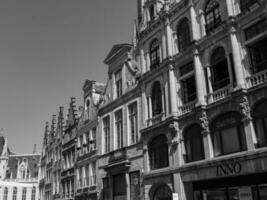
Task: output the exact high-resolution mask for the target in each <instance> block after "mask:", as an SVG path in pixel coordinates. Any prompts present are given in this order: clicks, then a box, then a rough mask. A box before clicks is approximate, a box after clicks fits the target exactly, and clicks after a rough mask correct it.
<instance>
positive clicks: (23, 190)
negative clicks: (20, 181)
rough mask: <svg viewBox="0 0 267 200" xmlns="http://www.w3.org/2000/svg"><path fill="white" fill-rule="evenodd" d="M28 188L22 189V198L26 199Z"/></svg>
mask: <svg viewBox="0 0 267 200" xmlns="http://www.w3.org/2000/svg"><path fill="white" fill-rule="evenodd" d="M26 195H27V188H23V189H22V200H26Z"/></svg>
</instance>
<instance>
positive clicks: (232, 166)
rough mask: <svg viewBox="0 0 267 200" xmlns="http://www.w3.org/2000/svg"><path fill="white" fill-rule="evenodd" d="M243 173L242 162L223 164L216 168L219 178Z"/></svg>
mask: <svg viewBox="0 0 267 200" xmlns="http://www.w3.org/2000/svg"><path fill="white" fill-rule="evenodd" d="M241 171H242V165H241V163H240V162H237V161H233V162H223V163H220V164H219V165H217V166H216V175H217V176H227V175H235V174H239V173H240V172H241Z"/></svg>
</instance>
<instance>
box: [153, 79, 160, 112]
mask: <svg viewBox="0 0 267 200" xmlns="http://www.w3.org/2000/svg"><path fill="white" fill-rule="evenodd" d="M151 98H152V116H156V115H159V114H161V113H162V92H161V85H160V82H158V81H156V82H155V83H154V84H153V87H152V94H151Z"/></svg>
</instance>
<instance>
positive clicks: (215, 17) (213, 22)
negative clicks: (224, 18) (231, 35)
mask: <svg viewBox="0 0 267 200" xmlns="http://www.w3.org/2000/svg"><path fill="white" fill-rule="evenodd" d="M205 21H206V33H207V34H209V33H210V32H211V31H213V30H214V29H215V28H217V27H218V26H219V25H220V24H221V14H220V4H219V3H218V2H217V0H208V2H207V4H206V7H205Z"/></svg>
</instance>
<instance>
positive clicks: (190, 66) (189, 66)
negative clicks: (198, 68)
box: [180, 62, 194, 76]
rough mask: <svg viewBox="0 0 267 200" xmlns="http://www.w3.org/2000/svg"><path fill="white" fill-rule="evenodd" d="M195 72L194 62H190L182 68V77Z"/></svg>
mask: <svg viewBox="0 0 267 200" xmlns="http://www.w3.org/2000/svg"><path fill="white" fill-rule="evenodd" d="M193 70H194V63H193V62H189V63H187V64H185V65H183V66H181V67H180V76H183V75H185V74H187V73H189V72H191V71H193Z"/></svg>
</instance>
